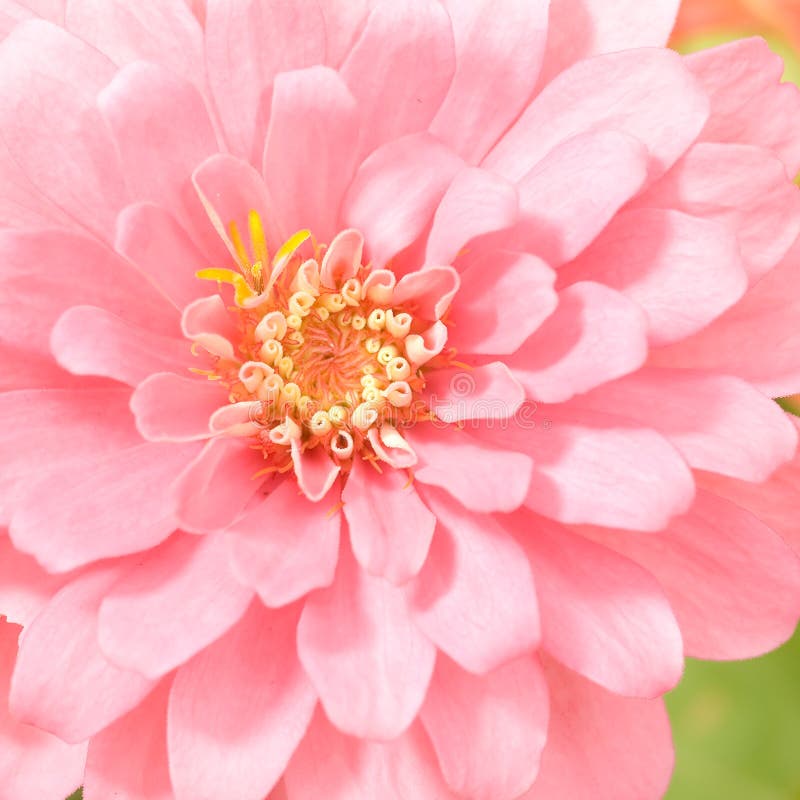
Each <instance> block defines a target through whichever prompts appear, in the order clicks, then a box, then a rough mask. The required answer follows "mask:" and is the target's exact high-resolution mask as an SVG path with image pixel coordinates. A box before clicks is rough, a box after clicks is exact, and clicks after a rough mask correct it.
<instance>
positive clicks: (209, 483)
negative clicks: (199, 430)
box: [172, 437, 263, 533]
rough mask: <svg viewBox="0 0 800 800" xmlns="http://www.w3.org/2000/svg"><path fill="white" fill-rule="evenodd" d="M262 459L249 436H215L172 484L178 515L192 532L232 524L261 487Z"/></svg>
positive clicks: (208, 531) (208, 530)
mask: <svg viewBox="0 0 800 800" xmlns="http://www.w3.org/2000/svg"><path fill="white" fill-rule="evenodd" d="M261 467H262V460H261V459H260V457H259V456H258V454H257V453H256V452H255V451H254V450H253V448H252V442H251V441H249V440H248V439H239V438H228V437H221V438H219V439H212V440H211V441H210V442H208V443H207V444H206V445H205V447H204V448H203V450H202V451H201V452H200V453H199V455H198V456H197V458H195V459H194V460H193V461H192V462H191V463H190V464H189V465H188V466H187V467H186V469H184V470H183V471H182V472H181V473H180V474H178V475H176V477H175V480H174V482H173V484H172V493H173V496H174V498H175V515H176V517H177V520H178V522H179V523H180V526H181V527H182V528H183V529H184V530H187V531H191V532H192V533H211V532H213V531H216V530H222V529H223V528H226V527H227V526H228V525H230V524H231V522H233V521H234V520H235V519H236V518H237V517H238V516H239V515H240V514H241V513H242V512H243V511H244V508H245V506H246V505H247V503H248V501H249V500H250V499H252V498H253V496H254V495H255V494H256V492H258V491H259V490H260V489H261V485H262V483H263V478H262V479H261V480H258V479H257V478H255V477H254V476H255V475H256V473H257V472H258V471H259V469H260V468H261Z"/></svg>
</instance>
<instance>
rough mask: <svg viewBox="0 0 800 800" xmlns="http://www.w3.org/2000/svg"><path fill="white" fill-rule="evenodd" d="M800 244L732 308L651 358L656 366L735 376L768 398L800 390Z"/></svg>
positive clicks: (653, 354)
mask: <svg viewBox="0 0 800 800" xmlns="http://www.w3.org/2000/svg"><path fill="white" fill-rule="evenodd" d="M797 285H800V240H798V242H797V243H796V244H795V245H794V246H793V248H792V249H791V250H790V251H789V253H788V255H787V256H786V258H784V260H783V261H782V262H781V264H780V265H778V266H777V267H775V269H773V270H772V271H771V272H769V273H768V274H767V275H765V276H764V277H763V278H762V279H761V280H760V281H759V282H758V283H757V284H756V285H755V286H754V287H753V288H752V289H750V291H749V292H748V293H747V294H746V295H745V297H744V298H743V299H742V300H740V301H739V303H737V304H736V305H735V306H734V307H733V308H732V309H730V310H729V311H728V312H727V313H725V314H723V315H722V316H721V317H720V318H719V319H717V320H716V321H714V322H713V323H711V325H709V326H708V327H707V328H705V329H704V330H702V331H700V332H699V333H697V334H695V335H694V336H692V337H690V338H689V339H686V340H684V341H682V342H678V343H677V344H674V345H670V346H668V347H664V348H659V349H658V350H655V351H654V352H653V353H652V356H651V363H653V364H654V365H657V366H664V367H683V368H690V369H702V370H707V371H709V372H716V373H720V374H723V375H736V376H738V377H740V378H743V379H744V380H746V381H747V382H748V383H751V384H753V385H754V386H755V387H756V388H758V389H759V390H760V391H762V392H763V393H764V394H766V395H768V396H769V397H785V396H787V395H791V394H795V393H796V392H797V391H798V390H800V327H798V325H797V320H798V318H799V316H798V315H800V298H798V297H797V295H796V293H795V292H793V291H787V288H786V287H787V286H797Z"/></svg>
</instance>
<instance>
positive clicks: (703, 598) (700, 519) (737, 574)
mask: <svg viewBox="0 0 800 800" xmlns="http://www.w3.org/2000/svg"><path fill="white" fill-rule="evenodd" d="M752 485H753V484H751V486H752ZM755 488H758V489H760V488H761V487H760V486H757V487H755ZM736 499H737V498H736V496H735V494H734V496H733V500H734V502H730V501H728V500H725V499H723V498H721V497H718V496H715V495H714V494H712V493H711V492H706V491H699V492H698V494H697V501H696V502H695V504H694V505H693V506H692V509H691V511H690V512H689V513H688V514H686V515H685V516H683V517H679V518H678V519H676V520H674V521H673V522H672V523H671V524H670V526H669V528H668V529H667V530H666V531H664V532H663V533H661V534H658V535H657V536H655V537H650V536H639V535H635V534H626V533H623V532H611V531H602V532H601V531H597V532H596V533H597V534H598V538H599V540H600V541H602V542H603V543H604V544H607V545H609V546H610V547H613V548H615V549H616V550H619V552H621V553H622V554H624V555H625V556H627V557H628V558H632V559H634V560H635V561H638V562H639V563H640V564H641V565H642V566H643V567H645V569H647V570H649V571H650V572H651V573H652V574H653V575H655V577H656V578H657V579H658V580H659V581H660V583H661V585H662V586H663V587H664V590H665V591H666V594H667V597H668V598H669V602H670V604H671V605H672V608H673V609H674V611H675V616H676V617H677V619H678V622H679V623H680V626H681V631H682V633H683V636H684V640H685V642H686V652H687V654H688V655H690V656H694V657H696V658H713V659H740V658H753V657H754V656H760V655H762V654H763V653H766V652H767V651H768V650H772V649H773V648H775V647H778V646H779V645H781V644H783V643H784V642H785V641H786V640H787V639H789V638H790V637H791V635H792V633H793V632H794V629H795V627H796V626H797V621H798V619H799V618H800V561H798V559H797V557H796V556H794V555H793V554H792V552H791V550H790V549H789V548H788V547H787V546H786V544H785V543H784V542H783V540H782V539H781V538H780V537H779V536H778V535H777V534H776V533H774V532H773V531H772V530H770V529H769V528H768V527H767V526H766V525H764V523H763V522H761V521H760V520H759V519H758V518H757V517H755V516H754V515H753V514H751V513H749V512H748V511H746V510H745V509H744V508H741V507H740V506H738V505H735V502H736ZM795 509H796V506H795ZM793 516H794V518H795V519H796V513H795V514H794V515H793ZM794 525H795V527H796V523H794ZM590 535H594V533H591V532H590Z"/></svg>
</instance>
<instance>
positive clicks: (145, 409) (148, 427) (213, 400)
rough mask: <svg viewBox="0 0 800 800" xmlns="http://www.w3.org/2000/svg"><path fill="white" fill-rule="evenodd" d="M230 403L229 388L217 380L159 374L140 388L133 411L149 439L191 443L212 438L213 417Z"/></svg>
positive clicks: (134, 401)
mask: <svg viewBox="0 0 800 800" xmlns="http://www.w3.org/2000/svg"><path fill="white" fill-rule="evenodd" d="M227 402H228V398H227V396H226V394H225V388H224V387H223V386H221V385H220V384H219V383H217V382H215V381H209V380H206V379H205V378H183V377H181V376H180V375H175V374H173V373H171V372H159V373H157V374H155V375H151V376H150V377H149V378H147V379H146V380H145V381H142V383H140V384H139V386H138V387H137V388H136V391H135V392H134V393H133V396H132V397H131V411H133V414H134V416H135V417H136V427H137V429H138V430H139V433H141V435H142V436H143V437H144V438H145V439H147V440H149V441H151V442H190V441H196V440H198V439H208V438H209V437H210V436H211V430H210V428H209V417H210V416H211V414H213V413H214V411H216V410H217V409H218V408H220V406H224V405H226V404H227Z"/></svg>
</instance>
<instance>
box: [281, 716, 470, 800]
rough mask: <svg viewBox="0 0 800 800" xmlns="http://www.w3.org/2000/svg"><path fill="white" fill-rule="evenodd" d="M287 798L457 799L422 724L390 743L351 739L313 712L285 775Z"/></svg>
mask: <svg viewBox="0 0 800 800" xmlns="http://www.w3.org/2000/svg"><path fill="white" fill-rule="evenodd" d="M286 786H287V789H288V797H289V800H305V798H310V797H315V798H316V797H319V798H322V797H324V798H325V800H376V798H380V800H411V798H415V800H416V798H419V800H423V798H424V800H459V798H458V797H457V796H456V795H455V794H452V793H451V792H450V791H449V790H448V788H447V786H446V784H445V783H444V781H443V780H442V775H441V772H440V770H439V766H438V764H437V763H436V756H435V754H434V752H433V748H432V747H431V744H430V741H429V740H428V737H427V736H426V735H425V731H424V730H423V729H422V726H421V725H419V724H418V723H415V724H414V725H413V726H412V727H411V728H410V729H409V730H408V731H406V732H405V733H404V734H403V735H402V736H398V737H396V738H394V739H392V740H391V741H389V742H376V741H370V740H368V739H355V738H353V737H350V736H345V735H343V734H341V733H339V731H337V730H336V728H334V727H333V725H331V724H330V723H329V722H328V721H327V720H326V719H325V717H324V715H323V714H322V713H321V712H317V714H316V716H315V717H314V719H313V721H312V723H311V726H310V727H309V730H308V733H307V734H306V736H305V738H304V739H303V741H302V743H301V744H300V747H298V748H297V752H296V753H295V754H294V758H293V759H292V760H291V762H290V763H289V768H288V769H287V771H286Z"/></svg>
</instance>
